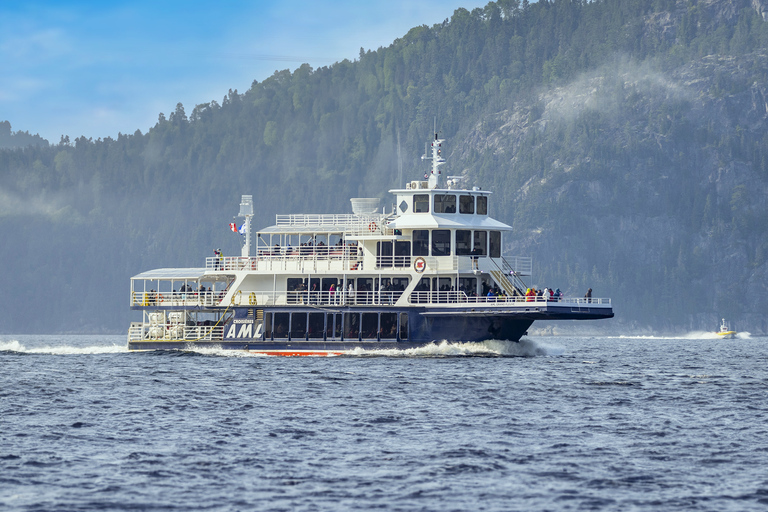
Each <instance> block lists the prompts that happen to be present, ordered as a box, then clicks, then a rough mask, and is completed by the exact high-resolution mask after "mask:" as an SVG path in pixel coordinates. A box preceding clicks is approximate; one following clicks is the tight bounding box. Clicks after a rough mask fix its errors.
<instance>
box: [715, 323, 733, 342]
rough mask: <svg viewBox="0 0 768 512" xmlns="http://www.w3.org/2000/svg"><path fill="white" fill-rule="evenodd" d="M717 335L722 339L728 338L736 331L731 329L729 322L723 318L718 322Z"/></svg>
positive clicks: (731, 337)
mask: <svg viewBox="0 0 768 512" xmlns="http://www.w3.org/2000/svg"><path fill="white" fill-rule="evenodd" d="M717 335H718V336H720V338H722V339H724V340H730V339H733V338H735V337H736V331H732V330H731V326H730V324H729V323H728V322H726V321H725V318H723V320H722V321H721V322H720V330H719V331H717Z"/></svg>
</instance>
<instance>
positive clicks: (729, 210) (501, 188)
mask: <svg viewBox="0 0 768 512" xmlns="http://www.w3.org/2000/svg"><path fill="white" fill-rule="evenodd" d="M763 10H768V9H764V8H763V7H762V2H760V1H758V0H751V1H750V0H701V1H698V2H696V1H692V0H691V1H675V0H645V1H642V0H605V1H596V2H589V3H587V2H582V1H569V0H556V1H552V2H547V1H543V0H542V1H539V2H536V3H532V4H529V3H528V2H527V1H524V2H522V3H520V2H518V1H516V0H499V1H498V2H495V3H494V2H491V3H489V4H488V5H487V6H486V7H485V8H484V9H475V10H473V11H471V12H470V11H467V10H465V9H458V10H457V11H456V12H455V13H454V15H453V16H452V17H451V18H450V19H449V20H446V21H445V22H444V23H442V24H438V25H435V26H432V27H427V26H421V27H415V28H413V29H412V30H410V31H409V32H408V33H407V34H405V35H404V36H403V37H402V38H400V39H397V40H396V41H394V42H393V43H392V44H391V45H390V46H389V47H387V48H380V49H378V50H376V51H364V50H362V49H361V51H360V55H359V58H358V59H356V60H355V61H354V62H350V61H343V62H339V63H336V64H334V65H332V66H329V67H323V68H319V69H312V68H311V67H310V66H308V65H303V66H301V67H299V68H298V69H296V70H294V71H289V70H284V71H280V72H276V73H275V74H274V75H273V76H271V77H270V78H268V79H266V80H264V81H263V82H254V83H253V84H252V86H251V88H250V89H249V90H247V91H245V92H243V93H239V92H238V91H229V92H228V93H227V94H226V95H225V96H224V98H223V99H222V100H221V101H220V102H217V101H211V102H210V103H208V104H202V105H197V106H195V107H194V108H192V109H191V111H189V112H188V110H189V109H185V108H184V106H183V105H181V104H179V105H177V107H176V109H175V111H174V112H170V113H169V114H168V115H167V116H165V115H164V114H160V115H159V118H158V122H157V124H156V125H155V126H154V127H153V128H151V129H150V130H149V132H148V133H141V132H139V131H137V132H136V133H134V134H130V135H122V134H121V135H119V136H118V137H117V139H112V138H106V139H99V140H90V139H85V138H83V137H80V138H76V137H75V138H73V139H72V140H70V139H69V138H63V139H62V140H61V141H60V142H59V143H58V144H55V145H46V144H40V145H30V146H27V147H24V148H15V149H14V148H11V149H0V176H1V177H2V180H0V236H1V237H2V240H3V246H4V250H3V251H2V256H0V258H1V259H0V261H2V263H3V268H4V269H6V275H5V278H4V286H3V289H4V290H5V291H6V293H3V294H2V295H1V296H0V331H3V332H16V333H21V332H62V331H77V332H104V331H114V332H123V331H124V330H125V329H126V328H127V323H128V279H129V278H130V276H131V275H134V274H136V273H138V272H140V271H143V270H147V269H150V268H154V267H171V266H200V265H201V264H202V262H203V258H204V257H205V256H208V255H210V254H211V251H212V249H213V248H215V247H221V248H222V249H223V250H224V252H225V253H227V254H234V253H237V252H238V251H239V243H240V239H239V236H238V235H235V234H233V233H230V232H229V231H227V223H228V222H230V221H231V219H232V216H233V215H235V214H236V213H237V210H238V203H239V198H240V195H241V194H243V193H246V194H247V193H252V194H253V196H254V200H255V202H256V205H257V208H256V209H257V212H258V215H259V216H258V218H257V219H256V220H255V224H256V225H257V226H262V225H268V224H271V223H273V221H274V215H275V214H276V213H295V212H307V213H317V212H330V213H346V212H348V211H349V201H348V198H349V197H371V196H379V197H387V196H388V194H387V193H386V191H387V189H388V188H391V187H394V186H400V185H402V184H403V183H404V182H405V181H407V180H411V179H419V177H420V176H421V175H423V173H424V167H423V163H422V162H421V161H420V159H419V156H420V155H421V154H422V153H423V150H424V142H425V141H426V140H427V139H429V137H430V134H431V132H432V126H433V122H434V119H437V123H438V129H439V130H440V132H441V136H442V137H444V138H445V139H447V141H446V147H447V151H448V154H447V156H448V164H447V165H446V166H445V167H444V168H443V169H445V173H446V174H451V175H453V174H463V175H466V176H467V178H468V180H467V182H468V184H470V185H477V186H482V187H484V188H488V189H491V190H493V191H494V192H495V194H494V196H493V206H492V212H491V213H492V215H493V216H495V217H497V218H499V219H500V220H502V221H505V222H507V223H509V224H511V225H513V226H514V228H515V231H516V237H517V238H516V240H514V241H513V243H512V244H511V246H510V247H507V248H505V251H506V252H507V253H514V254H520V255H526V256H532V257H533V258H534V272H535V275H534V279H533V283H532V284H535V285H539V286H555V287H560V288H561V289H563V290H564V291H565V292H566V293H567V294H576V295H583V293H584V291H585V290H586V288H587V287H592V288H593V289H594V293H595V295H596V296H610V297H612V298H613V299H614V308H615V311H616V314H617V317H616V319H614V320H613V321H611V322H604V323H603V325H601V327H603V328H606V329H610V330H613V331H614V332H619V331H622V332H625V331H626V330H628V329H631V330H642V329H653V330H657V331H658V330H664V331H674V330H677V331H682V330H700V329H711V330H714V329H715V328H716V324H717V319H718V318H719V317H721V316H726V317H728V318H729V319H730V320H731V321H732V323H733V324H734V325H735V326H736V327H737V328H738V329H739V330H749V331H752V332H753V333H758V332H762V333H765V332H768V319H767V318H766V311H768V299H766V296H767V295H768V289H766V288H768V275H767V274H768V265H767V264H766V258H768V236H767V235H766V233H767V232H768V229H767V228H768V222H767V220H768V217H767V216H766V211H767V210H766V192H768V187H767V185H768V124H767V121H766V118H767V116H768V22H766V21H764V16H763ZM11 121H13V120H11ZM8 129H9V130H10V125H9V126H8ZM398 154H400V155H401V156H400V160H399V159H398ZM400 163H401V164H402V175H400V171H399V164H400ZM385 204H389V200H387V201H385Z"/></svg>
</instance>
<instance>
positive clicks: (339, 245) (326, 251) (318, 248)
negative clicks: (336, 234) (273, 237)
mask: <svg viewBox="0 0 768 512" xmlns="http://www.w3.org/2000/svg"><path fill="white" fill-rule="evenodd" d="M360 252H361V251H360V249H359V248H358V246H357V244H353V243H348V244H345V243H344V240H343V239H339V241H338V242H336V244H335V245H333V246H328V245H326V243H325V242H323V241H322V240H320V241H315V239H314V238H313V239H310V240H308V241H306V242H301V244H300V245H299V246H298V247H292V246H291V244H290V243H289V244H288V245H286V246H284V247H283V246H281V245H280V244H275V245H274V246H273V247H272V248H271V249H267V250H260V251H259V255H260V256H312V255H318V256H331V255H334V256H341V255H343V254H346V255H347V256H350V255H359V254H360Z"/></svg>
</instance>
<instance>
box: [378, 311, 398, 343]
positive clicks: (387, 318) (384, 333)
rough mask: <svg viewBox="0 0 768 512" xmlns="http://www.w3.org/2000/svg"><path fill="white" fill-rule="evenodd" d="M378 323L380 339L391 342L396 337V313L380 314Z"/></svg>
mask: <svg viewBox="0 0 768 512" xmlns="http://www.w3.org/2000/svg"><path fill="white" fill-rule="evenodd" d="M379 321H380V322H381V328H380V332H381V339H383V340H391V339H394V338H396V337H397V313H382V314H381V319H380V320H379Z"/></svg>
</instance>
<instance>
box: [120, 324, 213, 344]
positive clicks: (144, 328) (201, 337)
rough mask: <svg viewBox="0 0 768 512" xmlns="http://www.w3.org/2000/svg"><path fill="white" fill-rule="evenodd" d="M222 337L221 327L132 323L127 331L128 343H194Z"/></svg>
mask: <svg viewBox="0 0 768 512" xmlns="http://www.w3.org/2000/svg"><path fill="white" fill-rule="evenodd" d="M223 337H224V327H223V326H221V325H212V326H211V325H184V324H176V323H171V322H169V323H163V324H143V323H140V322H132V323H131V327H130V329H129V330H128V340H129V341H143V340H181V341H188V342H190V343H193V342H195V341H211V340H220V339H222V338H223Z"/></svg>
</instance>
